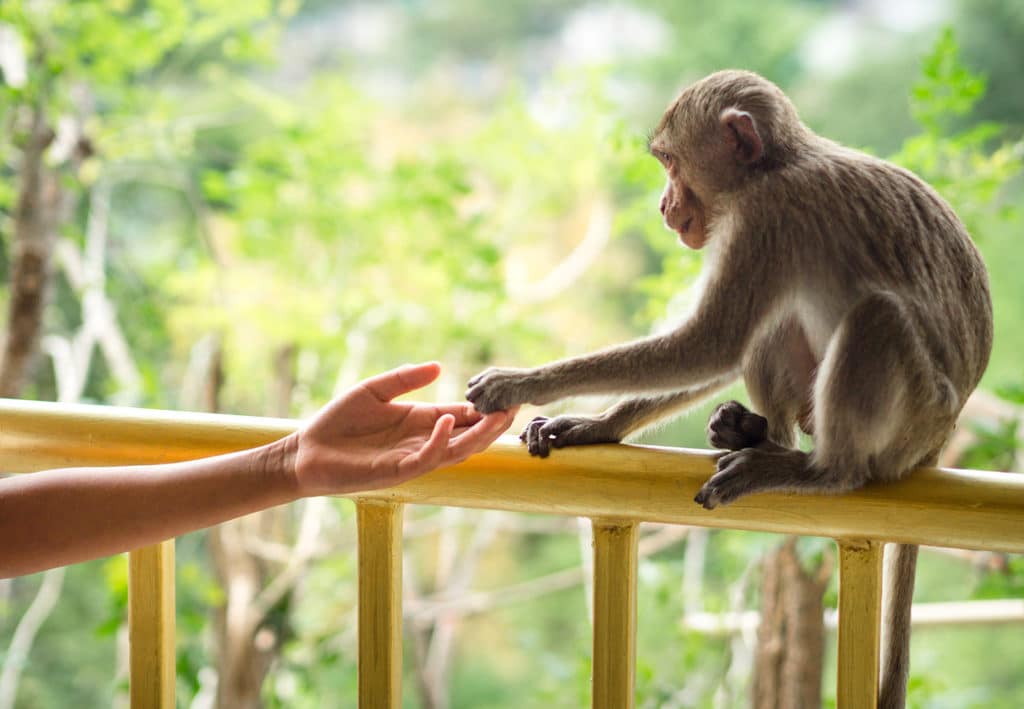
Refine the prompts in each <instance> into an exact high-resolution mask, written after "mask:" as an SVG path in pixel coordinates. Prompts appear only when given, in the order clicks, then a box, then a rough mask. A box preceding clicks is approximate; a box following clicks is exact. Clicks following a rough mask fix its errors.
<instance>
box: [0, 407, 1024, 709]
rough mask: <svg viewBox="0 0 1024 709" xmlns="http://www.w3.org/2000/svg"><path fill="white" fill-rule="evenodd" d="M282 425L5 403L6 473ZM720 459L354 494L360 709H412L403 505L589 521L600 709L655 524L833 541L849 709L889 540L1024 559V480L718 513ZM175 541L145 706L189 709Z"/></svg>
mask: <svg viewBox="0 0 1024 709" xmlns="http://www.w3.org/2000/svg"><path fill="white" fill-rule="evenodd" d="M295 426H296V423H295V422H293V421H287V420H281V419H260V418H249V417H241V416H222V415H209V414H191V413H176V412H169V411H149V410H139V409H115V408H107V407H90V406H68V405H57V404H46V403H37V402H23V401H5V400H0V471H5V472H31V471H34V470H40V469H44V468H52V467H65V466H72V465H73V466H79V465H113V464H129V463H158V462H169V461H174V460H184V459H188V458H195V457H199V456H205V455H213V454H218V453H224V452H228V451H232V450H238V449H241V448H246V447H250V446H255V445H259V444H262V443H266V442H269V441H271V440H274V439H276V438H279V437H280V436H282V435H285V434H287V433H289V432H290V431H292V430H294V428H295ZM713 467H714V464H713V458H712V456H711V454H710V453H708V452H705V451H693V450H677V449H665V448H646V447H639V446H592V447H582V448H575V449H569V450H564V451H557V452H556V453H555V454H553V455H552V457H551V458H549V459H547V460H537V459H533V458H530V457H529V456H528V455H527V453H526V452H525V450H524V449H523V447H522V446H520V444H519V443H518V441H515V440H514V439H512V438H510V437H509V438H505V439H503V440H502V441H500V442H499V443H497V444H495V445H494V446H493V447H492V448H491V449H490V450H489V451H487V452H486V453H483V454H481V455H478V456H475V457H474V458H472V459H471V460H469V461H467V462H466V463H463V464H461V465H459V466H456V467H453V468H447V469H444V470H438V471H435V472H433V473H430V474H429V475H425V476H423V477H421V478H419V479H417V480H415V481H412V482H410V483H406V484H405V485H402V486H400V487H397V488H393V489H391V490H386V491H382V492H377V493H372V494H366V495H357V496H355V500H356V506H357V524H358V532H359V589H360V590H359V705H360V707H363V709H366V708H368V707H372V708H376V707H386V708H392V707H399V706H400V705H401V662H402V632H401V626H402V611H401V609H402V594H401V585H402V566H401V520H402V506H403V505H404V504H407V503H408V504H429V505H451V506H458V507H476V508H485V509H498V510H512V511H520V512H540V513H547V514H556V515H569V516H580V517H588V518H590V519H591V520H592V523H593V531H594V638H593V695H592V696H593V706H594V707H601V708H608V709H623V708H624V707H632V706H633V685H634V668H635V638H636V564H637V524H638V523H639V522H640V521H653V522H665V523H672V524H688V525H701V526H706V527H726V528H730V529H745V530H758V531H767V532H781V533H787V534H803V535H814V536H822V537H832V538H833V539H835V540H836V541H837V543H838V544H839V573H840V575H839V588H840V593H839V639H838V642H839V652H838V655H839V668H838V670H839V671H838V687H837V697H838V702H839V706H840V707H856V708H857V709H861V708H862V707H874V706H875V688H876V687H877V684H878V642H879V623H880V606H881V560H882V543H883V542H888V541H898V542H909V543H915V544H929V545H934V546H946V547H959V548H966V549H989V550H996V551H1007V552H1021V551H1024V475H1014V474H1007V473H983V472H973V471H962V470H937V469H935V470H933V469H929V470H919V471H916V472H915V473H914V474H913V475H911V476H909V477H908V478H907V479H906V480H904V481H902V482H900V483H895V484H892V485H885V486H881V485H878V486H871V487H868V488H865V489H863V490H860V491H858V492H854V493H851V494H847V495H841V496H833V497H818V496H798V495H754V496H751V497H748V498H745V499H743V500H740V501H739V502H736V503H734V504H732V505H730V506H729V507H726V508H720V509H716V510H715V511H713V512H708V511H705V510H703V509H702V508H700V507H699V506H698V505H696V504H694V502H693V496H694V495H695V494H696V492H697V490H698V489H699V488H700V486H701V484H702V483H703V482H704V481H705V480H706V479H707V477H708V476H709V475H710V474H711V472H712V470H713ZM173 560H174V547H173V541H171V542H165V543H163V544H160V545H157V546H154V547H150V548H147V549H141V550H138V551H135V552H132V554H131V560H130V573H131V582H130V585H129V589H130V599H129V609H130V610H129V626H130V638H131V698H132V706H133V707H136V708H139V707H146V708H148V707H159V708H160V709H164V708H168V707H173V706H174V661H175V653H174V565H173Z"/></svg>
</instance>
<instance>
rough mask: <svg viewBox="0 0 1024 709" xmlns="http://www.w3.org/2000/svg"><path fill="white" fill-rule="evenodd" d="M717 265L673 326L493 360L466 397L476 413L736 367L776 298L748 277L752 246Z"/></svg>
mask: <svg viewBox="0 0 1024 709" xmlns="http://www.w3.org/2000/svg"><path fill="white" fill-rule="evenodd" d="M742 251H745V252H746V253H747V254H748V255H749V256H748V257H743V256H742V255H741V256H735V255H734V256H733V257H732V258H730V259H724V260H723V262H722V263H720V264H718V268H717V269H715V270H716V271H717V272H714V273H712V274H711V276H710V277H709V278H708V281H707V286H706V288H705V290H704V293H703V295H702V297H701V300H700V303H699V304H698V306H697V309H696V311H695V312H694V313H693V314H692V315H691V316H690V317H689V318H688V319H687V320H686V321H685V322H684V323H683V324H682V325H680V326H679V327H678V328H676V329H675V330H674V331H672V332H669V333H666V334H663V335H654V336H651V337H646V338H644V339H641V340H636V341H634V342H630V343H627V344H624V345H618V346H616V347H609V348H608V349H604V350H600V351H598V352H595V353H593V354H589V355H583V356H581V357H573V358H570V359H564V360H560V361H557V362H553V363H551V364H547V365H544V366H542V367H536V368H532V369H509V368H497V367H492V368H491V369H488V370H486V371H484V372H482V373H481V374H479V375H477V376H476V377H474V378H473V379H471V380H470V381H469V389H468V390H467V392H466V398H467V399H469V400H470V401H471V402H473V405H474V406H475V407H476V409H477V410H478V411H480V412H482V413H487V412H490V411H498V410H502V409H507V408H509V407H510V406H515V405H518V404H524V403H530V404H546V403H549V402H552V401H556V400H558V399H563V398H565V397H568V396H578V395H585V394H616V393H623V392H636V393H651V394H658V393H664V392H672V391H678V390H680V389H692V388H693V387H696V386H700V385H703V384H705V383H707V382H710V381H712V380H717V379H720V378H723V377H725V376H726V375H727V374H728V373H730V372H733V371H735V370H737V369H738V368H739V366H740V363H741V360H742V358H743V353H744V350H745V349H746V347H747V344H748V342H749V341H750V337H751V335H752V334H753V332H754V331H755V329H756V327H757V325H758V323H760V322H761V321H762V320H763V319H764V318H765V317H767V316H768V315H769V314H770V312H771V311H772V309H773V308H774V304H775V301H776V298H775V297H774V295H775V294H774V292H772V291H771V290H768V289H763V290H761V291H759V290H757V289H756V288H753V287H752V286H751V283H752V282H753V283H768V284H771V283H776V284H777V283H779V282H780V280H781V278H780V277H779V275H778V274H776V275H775V277H773V278H760V276H759V274H760V271H761V270H762V269H763V268H764V266H763V259H762V260H761V262H760V263H759V262H758V259H757V258H754V256H755V255H756V250H755V249H743V250H742Z"/></svg>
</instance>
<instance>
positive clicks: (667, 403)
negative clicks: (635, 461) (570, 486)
mask: <svg viewBox="0 0 1024 709" xmlns="http://www.w3.org/2000/svg"><path fill="white" fill-rule="evenodd" d="M738 374H739V372H738V371H733V372H730V373H729V374H728V375H726V376H724V377H722V378H720V379H715V380H713V381H710V382H707V383H706V384H703V385H701V386H699V387H694V388H693V389H687V390H686V391H678V392H673V393H671V394H656V395H654V396H641V397H637V398H634V399H626V400H625V401H621V402H619V403H617V404H616V405H615V406H612V407H611V408H610V409H608V410H607V411H605V412H603V413H601V414H598V415H597V416H580V415H565V416H556V417H554V418H548V417H547V416H538V417H536V418H535V419H533V420H532V421H530V423H528V424H527V425H526V428H525V429H524V430H523V432H522V434H520V436H519V440H521V441H523V442H524V443H526V444H527V446H528V448H529V451H530V454H531V455H538V456H540V457H541V458H546V457H547V456H548V453H550V452H551V449H552V448H565V447H567V446H580V445H586V444H591V443H618V442H619V441H621V440H622V439H624V438H625V437H626V436H628V435H630V434H631V433H635V432H636V431H639V430H640V429H642V428H645V427H646V426H649V425H651V424H652V423H654V422H655V421H658V420H659V419H662V418H664V417H666V416H668V415H669V414H671V413H672V412H674V411H677V410H679V409H682V408H683V407H686V406H689V405H691V404H694V403H696V402H698V401H700V400H701V399H704V398H705V397H708V396H710V395H711V394H713V393H714V392H715V391H717V390H718V389H721V388H722V387H724V386H726V385H728V384H729V383H730V382H732V381H733V380H734V379H735V378H736V376H738Z"/></svg>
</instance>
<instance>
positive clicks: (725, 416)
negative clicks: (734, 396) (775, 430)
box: [708, 401, 768, 451]
mask: <svg viewBox="0 0 1024 709" xmlns="http://www.w3.org/2000/svg"><path fill="white" fill-rule="evenodd" d="M767 439H768V419H766V418H765V417H764V416H758V415H757V414H755V413H754V412H753V411H751V410H750V409H748V408H747V407H746V406H744V405H743V404H741V403H739V402H738V401H727V402H725V403H724V404H719V405H718V407H717V408H716V409H715V410H714V411H713V412H711V418H709V419H708V443H709V444H711V447H712V448H723V449H725V450H730V451H738V450H741V449H743V448H752V447H754V446H757V445H760V444H761V443H764V442H765V441H766V440H767Z"/></svg>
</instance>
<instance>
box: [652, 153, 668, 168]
mask: <svg viewBox="0 0 1024 709" xmlns="http://www.w3.org/2000/svg"><path fill="white" fill-rule="evenodd" d="M653 152H654V157H656V158H657V159H658V162H660V163H661V164H662V165H664V166H665V167H668V166H669V165H671V164H672V156H671V155H669V154H668V153H664V152H662V151H660V150H655V151H653Z"/></svg>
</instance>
